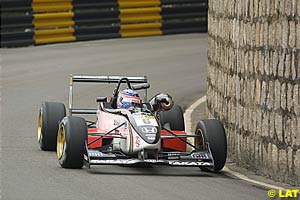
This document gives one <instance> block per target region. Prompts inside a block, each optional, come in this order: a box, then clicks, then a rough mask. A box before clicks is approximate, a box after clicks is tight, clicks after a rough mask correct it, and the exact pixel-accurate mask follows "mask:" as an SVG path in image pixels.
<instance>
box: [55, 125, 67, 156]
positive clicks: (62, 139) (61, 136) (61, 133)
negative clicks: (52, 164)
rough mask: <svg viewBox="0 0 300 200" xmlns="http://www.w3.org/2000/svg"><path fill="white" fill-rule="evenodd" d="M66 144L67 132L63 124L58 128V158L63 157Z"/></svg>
mask: <svg viewBox="0 0 300 200" xmlns="http://www.w3.org/2000/svg"><path fill="white" fill-rule="evenodd" d="M65 144H66V133H65V128H64V126H61V127H60V128H59V130H58V135H57V149H56V155H57V158H58V159H61V157H62V156H63V154H64V148H65Z"/></svg>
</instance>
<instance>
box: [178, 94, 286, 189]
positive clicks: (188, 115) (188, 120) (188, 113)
mask: <svg viewBox="0 0 300 200" xmlns="http://www.w3.org/2000/svg"><path fill="white" fill-rule="evenodd" d="M205 101H206V96H203V97H201V98H200V99H198V100H197V101H196V102H194V103H193V104H192V105H190V107H188V108H187V109H186V110H185V112H184V120H185V131H186V132H187V133H189V134H191V133H192V131H193V129H192V113H193V112H194V110H195V109H196V108H197V107H198V106H199V105H200V104H202V103H204V102H205ZM188 141H189V142H190V143H192V144H193V143H194V139H193V138H192V139H188ZM191 150H192V147H190V146H189V145H187V151H191ZM223 170H224V171H225V172H227V173H229V174H232V175H233V176H235V177H237V178H239V179H241V180H244V181H247V182H250V183H254V184H256V185H261V186H264V187H267V188H271V189H275V190H287V189H286V188H283V187H279V186H276V185H272V184H268V183H264V182H261V181H256V180H253V179H251V178H249V177H247V176H246V175H244V174H241V173H239V172H234V171H232V170H230V169H229V168H228V167H224V169H223Z"/></svg>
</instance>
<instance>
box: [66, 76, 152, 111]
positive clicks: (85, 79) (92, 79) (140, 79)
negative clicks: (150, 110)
mask: <svg viewBox="0 0 300 200" xmlns="http://www.w3.org/2000/svg"><path fill="white" fill-rule="evenodd" d="M123 78H127V79H128V80H129V81H130V83H147V82H148V80H147V77H146V76H94V75H73V74H71V75H70V83H69V85H70V89H69V115H70V116H71V115H72V114H96V113H97V110H96V109H77V108H73V84H74V83H76V82H81V83H118V82H119V81H120V80H121V79H123ZM122 82H124V83H125V82H126V81H125V80H124V81H122ZM145 96H146V98H147V93H146V95H145Z"/></svg>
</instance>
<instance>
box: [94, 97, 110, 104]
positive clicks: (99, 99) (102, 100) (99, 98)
mask: <svg viewBox="0 0 300 200" xmlns="http://www.w3.org/2000/svg"><path fill="white" fill-rule="evenodd" d="M96 101H97V102H98V103H100V102H105V101H107V97H97V99H96Z"/></svg>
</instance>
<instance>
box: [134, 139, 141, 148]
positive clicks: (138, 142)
mask: <svg viewBox="0 0 300 200" xmlns="http://www.w3.org/2000/svg"><path fill="white" fill-rule="evenodd" d="M135 146H136V147H137V148H138V147H140V146H141V140H140V137H139V136H135Z"/></svg>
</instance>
